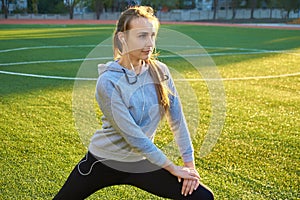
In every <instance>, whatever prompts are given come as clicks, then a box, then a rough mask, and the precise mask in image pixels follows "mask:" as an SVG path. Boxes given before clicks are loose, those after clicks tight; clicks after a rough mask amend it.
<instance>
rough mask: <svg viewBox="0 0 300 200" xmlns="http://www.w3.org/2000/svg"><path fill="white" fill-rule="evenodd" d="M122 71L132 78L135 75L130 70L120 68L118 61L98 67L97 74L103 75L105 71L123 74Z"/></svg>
mask: <svg viewBox="0 0 300 200" xmlns="http://www.w3.org/2000/svg"><path fill="white" fill-rule="evenodd" d="M124 70H125V72H126V73H127V74H128V75H133V76H134V75H135V73H134V72H133V71H132V70H129V69H127V68H125V67H122V66H121V65H120V64H119V63H118V61H110V62H107V63H106V64H99V65H98V74H99V75H101V74H103V73H104V72H106V71H114V72H121V73H124Z"/></svg>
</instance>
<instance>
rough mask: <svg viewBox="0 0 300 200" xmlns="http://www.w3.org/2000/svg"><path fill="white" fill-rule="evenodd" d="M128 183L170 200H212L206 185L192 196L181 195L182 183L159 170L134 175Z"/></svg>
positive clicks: (212, 197) (201, 185) (200, 187)
mask: <svg viewBox="0 0 300 200" xmlns="http://www.w3.org/2000/svg"><path fill="white" fill-rule="evenodd" d="M126 181H127V183H128V184H130V185H133V186H136V187H138V188H141V189H143V190H145V191H147V192H150V193H152V194H155V195H157V196H160V197H164V198H170V199H178V200H179V199H194V200H196V199H197V200H201V199H203V200H211V199H214V196H213V193H212V192H211V191H210V189H208V188H207V187H206V186H205V185H203V184H200V185H199V187H198V188H197V190H195V191H193V193H192V194H191V195H187V196H184V195H182V194H181V189H182V182H181V183H180V182H178V178H177V177H175V176H173V175H172V174H171V173H169V172H168V171H167V170H164V169H159V170H155V171H150V172H145V173H132V174H131V175H130V176H129V177H128V178H127V179H126Z"/></svg>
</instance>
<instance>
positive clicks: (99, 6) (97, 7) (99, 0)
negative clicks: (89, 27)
mask: <svg viewBox="0 0 300 200" xmlns="http://www.w3.org/2000/svg"><path fill="white" fill-rule="evenodd" d="M103 5H104V4H103V0H93V8H94V11H95V12H96V18H97V19H100V15H101V13H102V10H103Z"/></svg>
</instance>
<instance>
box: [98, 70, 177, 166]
mask: <svg viewBox="0 0 300 200" xmlns="http://www.w3.org/2000/svg"><path fill="white" fill-rule="evenodd" d="M96 99H97V101H98V104H99V106H100V108H101V110H102V112H103V114H104V115H105V117H106V118H107V120H109V122H110V123H111V125H112V127H113V128H114V129H115V130H116V131H117V132H118V133H120V135H121V136H122V137H123V138H124V139H125V141H126V142H127V143H128V144H129V145H130V146H131V147H132V148H133V149H135V150H136V151H138V152H139V153H141V154H142V155H143V156H145V157H146V158H147V159H148V160H149V161H150V162H152V163H154V164H156V165H158V166H160V167H163V166H165V165H166V164H167V165H168V164H169V163H171V161H169V160H168V158H167V157H166V155H165V154H164V153H163V152H162V151H161V150H160V149H159V148H157V147H156V145H155V144H154V143H153V142H152V141H151V140H150V139H149V138H148V137H147V136H146V135H145V134H144V133H143V131H142V129H141V128H140V127H139V126H138V125H137V124H136V123H135V121H134V119H133V118H132V116H131V115H130V112H129V110H128V108H127V107H126V105H125V103H124V101H123V99H122V97H121V92H120V90H119V87H118V85H116V84H115V83H114V82H113V81H111V80H109V78H107V77H105V76H104V77H101V76H100V78H99V79H98V82H97V87H96Z"/></svg>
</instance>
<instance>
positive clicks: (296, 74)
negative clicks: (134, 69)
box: [0, 71, 300, 82]
mask: <svg viewBox="0 0 300 200" xmlns="http://www.w3.org/2000/svg"><path fill="white" fill-rule="evenodd" d="M0 74H8V75H17V76H27V77H35V78H47V79H59V80H79V81H95V80H97V78H83V77H64V76H46V75H38V74H26V73H19V72H9V71H0ZM298 75H300V72H296V73H292V74H279V75H273V76H251V77H236V78H212V79H205V78H204V79H201V78H196V79H189V78H186V79H174V81H176V82H185V81H190V82H199V81H239V80H259V79H273V78H282V77H292V76H298Z"/></svg>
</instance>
